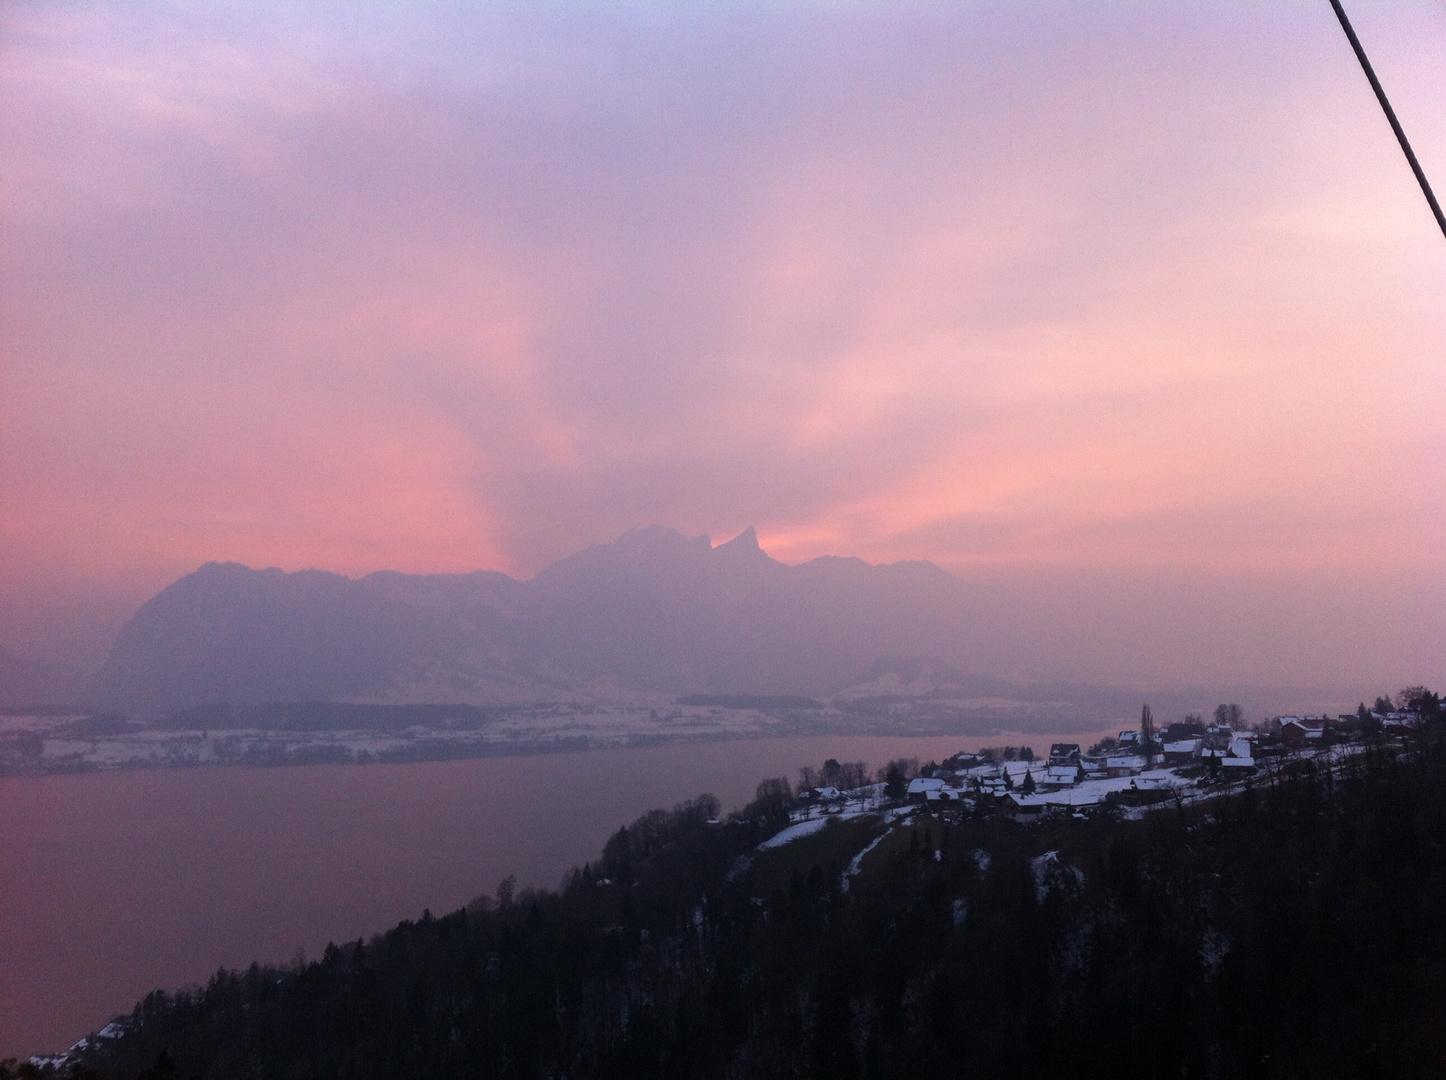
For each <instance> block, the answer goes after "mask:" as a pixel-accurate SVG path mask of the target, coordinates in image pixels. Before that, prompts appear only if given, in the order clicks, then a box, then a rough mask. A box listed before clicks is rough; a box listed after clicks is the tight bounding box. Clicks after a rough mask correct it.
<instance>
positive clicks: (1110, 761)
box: [1105, 754, 1145, 778]
mask: <svg viewBox="0 0 1446 1080" xmlns="http://www.w3.org/2000/svg"><path fill="white" fill-rule="evenodd" d="M1144 767H1145V759H1144V758H1143V757H1141V756H1140V755H1138V754H1117V755H1113V756H1111V757H1108V758H1106V759H1105V775H1106V776H1109V777H1112V778H1113V777H1117V776H1133V775H1134V774H1135V773H1137V772H1140V771H1142V770H1143V769H1144Z"/></svg>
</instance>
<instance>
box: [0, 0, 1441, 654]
mask: <svg viewBox="0 0 1446 1080" xmlns="http://www.w3.org/2000/svg"><path fill="white" fill-rule="evenodd" d="M1317 14H1318V13H1307V12H1304V11H1298V10H1294V9H1291V10H1286V9H1276V8H1271V9H1263V10H1255V9H1243V8H1241V9H1236V8H1228V9H1220V8H1218V7H1215V6H1213V5H1191V6H1180V7H1176V8H1171V9H1170V10H1168V11H1164V10H1160V9H1156V8H1153V7H1137V6H1131V5H1121V6H1117V7H1111V8H1108V9H1096V8H1080V7H1077V6H1072V5H1036V6H1028V7H1017V6H1016V7H1011V8H995V7H990V6H985V5H978V6H968V5H966V6H958V7H953V8H941V7H938V6H934V5H917V6H912V5H904V6H902V7H896V6H890V7H888V8H885V7H873V6H867V5H861V6H835V5H816V6H811V5H801V6H789V7H786V8H776V7H766V6H764V7H758V6H750V5H733V6H728V5H721V6H710V7H706V8H675V7H671V6H650V5H637V6H623V7H614V8H596V7H590V6H581V5H553V6H532V5H526V6H505V5H497V6H490V7H488V8H486V9H478V8H476V7H475V6H472V5H460V6H449V5H429V6H427V7H425V8H421V9H416V8H407V9H403V8H395V7H391V6H386V5H374V6H368V5H363V6H359V7H354V8H347V9H338V8H331V7H326V6H316V7H308V6H300V7H298V6H293V5H279V6H275V7H257V6H254V5H215V6H210V7H207V8H205V9H198V8H194V7H190V6H186V5H159V4H158V5H147V6H145V7H137V6H135V5H104V4H97V5H75V6H63V7H62V6H54V5H39V4H36V5H24V4H22V5H11V6H10V7H9V8H7V10H6V12H5V14H4V15H3V16H0V19H3V22H0V35H3V37H0V98H3V100H4V101H5V102H6V105H5V107H4V109H3V112H0V139H3V143H4V145H5V146H6V148H7V149H6V150H5V152H4V153H3V154H0V196H3V206H4V209H3V211H0V213H3V215H4V216H3V219H0V228H3V230H4V233H3V236H4V241H5V242H4V254H3V255H0V272H3V274H4V278H5V281H6V283H7V287H6V288H5V289H4V294H5V297H4V299H3V300H0V305H3V306H0V318H3V320H4V321H3V332H4V340H5V359H4V364H3V368H0V392H3V400H4V402H5V404H4V405H3V406H0V410H3V411H0V425H3V426H0V452H3V459H4V464H3V465H0V482H3V484H4V488H3V491H4V493H5V494H4V498H5V502H6V506H5V508H4V518H3V522H0V544H3V550H4V553H5V559H4V561H5V562H6V564H7V565H9V566H10V567H12V568H13V569H12V570H11V571H10V572H9V573H10V574H11V581H10V584H9V585H5V586H3V587H6V588H10V589H11V593H13V594H15V595H18V593H17V592H16V591H15V590H17V589H19V588H20V586H19V585H16V584H15V581H17V580H18V577H17V576H18V575H30V576H32V577H33V576H35V575H39V576H41V577H44V578H45V579H47V580H52V579H53V580H55V581H56V582H63V581H64V580H67V575H70V577H71V578H73V579H74V580H76V581H80V580H82V579H84V580H96V576H97V575H99V576H100V577H101V578H104V577H105V575H107V574H127V575H130V576H131V577H133V578H134V577H137V575H138V579H139V580H144V581H147V582H151V581H154V582H156V583H161V582H162V581H163V580H164V579H165V577H166V576H167V575H170V574H174V573H177V572H180V571H183V570H185V569H189V568H190V566H191V565H194V564H195V563H197V562H200V561H204V560H205V559H210V558H235V559H240V560H242V561H247V562H251V563H255V564H269V563H277V564H281V565H284V566H288V567H299V566H304V565H321V566H326V567H330V568H334V569H339V570H343V571H347V572H353V573H359V572H364V571H367V570H370V569H375V568H379V567H384V566H386V567H392V568H398V569H407V570H416V571H434V570H466V569H472V568H475V567H479V566H490V567H496V568H499V569H504V570H509V571H511V572H515V573H521V574H527V573H531V572H533V571H535V570H536V569H538V568H540V567H541V566H543V565H545V564H546V563H547V562H548V561H550V560H551V559H553V558H556V557H558V556H561V555H563V554H566V553H567V552H569V551H571V550H574V549H576V548H578V547H581V546H583V545H585V544H586V543H589V542H592V541H595V540H598V539H603V538H607V537H609V536H611V535H614V534H616V533H618V532H620V531H622V530H623V529H626V528H630V527H635V526H638V525H642V524H647V523H649V522H653V521H661V522H665V523H668V524H673V525H676V526H678V527H680V528H683V529H684V530H685V531H688V532H690V533H692V532H701V531H709V532H712V533H714V534H717V535H725V534H731V532H732V531H735V530H736V529H738V528H740V527H741V526H743V525H745V524H748V523H750V522H754V523H756V524H758V526H759V528H760V532H761V534H762V536H763V539H764V542H765V544H767V545H769V546H770V548H771V550H773V551H774V553H775V554H778V555H780V556H783V557H785V558H791V559H796V558H805V557H809V556H812V555H815V554H821V553H824V552H833V553H846V554H859V555H863V556H866V557H870V558H875V559H891V558H902V557H921V558H934V559H937V560H939V561H941V562H943V563H945V564H946V565H949V566H951V567H953V568H954V569H956V570H958V571H959V572H961V573H966V574H981V573H982V574H996V575H997V574H1012V575H1014V578H1015V579H1016V580H1018V581H1021V582H1026V581H1029V580H1031V575H1038V574H1042V573H1046V572H1050V573H1052V572H1054V571H1055V570H1058V569H1059V568H1070V567H1073V568H1075V569H1077V570H1079V571H1080V572H1090V571H1094V570H1102V569H1107V570H1110V571H1111V572H1113V571H1115V570H1119V569H1121V568H1128V567H1144V566H1148V567H1154V568H1166V569H1169V570H1170V571H1171V572H1172V573H1177V574H1191V573H1197V572H1204V571H1208V572H1209V573H1211V574H1215V573H1236V574H1255V573H1261V572H1271V573H1277V574H1285V575H1295V574H1298V573H1302V572H1309V573H1314V574H1323V575H1324V574H1348V575H1351V576H1353V578H1356V579H1367V578H1370V577H1371V575H1386V576H1389V577H1390V578H1391V579H1392V580H1393V581H1405V580H1412V579H1416V580H1422V581H1431V582H1435V583H1440V582H1442V581H1443V580H1446V574H1443V573H1442V570H1443V566H1442V559H1441V555H1440V552H1439V550H1436V549H1435V548H1433V546H1432V545H1430V544H1429V543H1427V542H1425V541H1424V540H1423V537H1427V536H1431V535H1439V534H1440V531H1441V527H1442V525H1443V524H1446V507H1443V506H1442V504H1441V501H1440V499H1439V498H1438V497H1437V496H1436V495H1435V491H1436V488H1437V486H1438V481H1439V475H1440V468H1441V466H1442V465H1443V463H1446V452H1443V451H1446V429H1443V428H1442V426H1441V425H1440V424H1439V423H1437V422H1435V414H1436V413H1437V412H1439V410H1435V409H1433V407H1432V405H1431V403H1432V402H1433V401H1439V400H1441V396H1440V393H1441V391H1442V390H1443V389H1446V386H1443V378H1446V377H1443V375H1442V373H1441V369H1440V366H1439V355H1440V346H1441V342H1442V341H1443V340H1446V302H1443V300H1442V297H1443V295H1446V293H1443V292H1442V290H1441V288H1440V282H1441V281H1442V279H1443V276H1446V253H1443V251H1442V250H1441V244H1440V240H1439V238H1438V237H1435V236H1433V234H1432V233H1431V232H1430V228H1429V225H1430V221H1429V218H1428V217H1426V216H1424V211H1423V210H1422V208H1421V206H1420V205H1419V193H1417V192H1415V191H1414V190H1413V189H1412V188H1411V186H1410V183H1409V180H1410V177H1409V174H1408V173H1406V172H1405V171H1404V167H1403V166H1402V165H1401V163H1400V162H1399V160H1397V156H1396V152H1395V151H1394V149H1393V147H1392V145H1391V143H1390V138H1389V131H1388V130H1386V129H1385V128H1384V125H1383V123H1382V121H1381V120H1380V118H1379V116H1377V115H1375V113H1374V111H1373V109H1374V106H1373V104H1372V102H1371V101H1370V100H1369V96H1368V95H1367V94H1363V93H1362V86H1361V85H1360V79H1359V73H1358V72H1356V71H1355V70H1354V69H1353V68H1352V67H1351V66H1350V56H1349V53H1348V52H1344V53H1343V52H1342V51H1341V42H1339V41H1337V40H1336V35H1337V34H1338V30H1336V29H1335V28H1334V27H1333V25H1332V24H1331V23H1330V22H1329V20H1324V19H1318V18H1315V17H1314V16H1315V15H1317ZM1429 18H1430V16H1427V15H1426V14H1423V13H1422V12H1420V11H1418V10H1416V9H1413V8H1408V7H1400V8H1398V7H1388V8H1383V9H1382V10H1381V11H1380V12H1376V13H1374V14H1372V15H1371V16H1370V17H1368V18H1366V20H1365V21H1364V22H1363V24H1362V26H1361V31H1362V34H1363V36H1367V37H1368V41H1367V44H1368V46H1369V47H1371V48H1373V50H1377V59H1378V66H1380V67H1381V69H1382V73H1383V77H1384V78H1387V80H1388V82H1389V83H1390V84H1391V89H1392V92H1393V94H1394V95H1396V96H1397V98H1398V104H1399V105H1400V108H1401V112H1402V115H1403V118H1405V119H1406V120H1407V122H1408V125H1409V124H1410V123H1411V122H1415V123H1417V125H1418V129H1419V130H1416V131H1413V135H1414V136H1415V137H1416V138H1417V141H1418V143H1419V147H1418V148H1419V149H1420V151H1421V156H1422V158H1423V160H1425V161H1426V162H1427V163H1428V167H1430V166H1431V165H1433V164H1434V163H1436V162H1440V168H1439V169H1438V170H1437V171H1439V172H1443V174H1446V131H1443V130H1442V129H1441V128H1440V125H1439V121H1438V120H1437V121H1435V122H1434V126H1433V118H1439V117H1440V116H1441V115H1446V108H1443V106H1446V101H1443V100H1442V96H1441V95H1442V89H1441V85H1440V83H1439V80H1434V79H1431V78H1429V76H1428V73H1429V71H1431V70H1433V68H1432V66H1431V65H1432V64H1436V62H1437V61H1438V60H1439V61H1442V62H1446V57H1442V56H1439V55H1437V54H1436V53H1433V52H1432V51H1431V50H1432V49H1433V48H1434V47H1433V46H1431V45H1430V44H1429V43H1430V41H1432V40H1436V39H1440V40H1446V33H1440V32H1439V31H1441V30H1442V28H1441V27H1439V26H1434V24H1432V25H1429V26H1423V20H1426V21H1428V22H1429ZM1438 21H1439V20H1438ZM1433 27H1434V31H1433V32H1437V35H1436V39H1433V38H1432V36H1431V33H1428V32H1426V31H1431V30H1432V29H1433ZM1443 50H1446V46H1443V47H1442V50H1438V52H1440V51H1443ZM1434 70H1437V71H1439V70H1440V66H1439V64H1437V66H1435V67H1434ZM1343 147H1345V148H1348V149H1347V152H1344V153H1343V152H1342V148H1343ZM137 568H144V569H143V570H138V569H137ZM27 587H28V586H27ZM1282 602H1284V601H1282ZM1301 603H1304V601H1301ZM23 622H24V620H23V619H22V620H18V621H17V620H12V622H11V626H12V627H13V629H12V630H11V631H10V633H11V636H12V637H14V636H15V635H17V634H21V633H23ZM0 629H3V628H0Z"/></svg>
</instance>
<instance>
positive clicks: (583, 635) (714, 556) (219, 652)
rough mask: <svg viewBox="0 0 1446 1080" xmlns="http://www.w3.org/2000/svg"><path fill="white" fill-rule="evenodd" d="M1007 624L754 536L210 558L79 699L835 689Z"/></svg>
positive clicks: (163, 595) (979, 656) (894, 580)
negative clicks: (445, 567) (444, 563)
mask: <svg viewBox="0 0 1446 1080" xmlns="http://www.w3.org/2000/svg"><path fill="white" fill-rule="evenodd" d="M1007 622H1008V619H1007V604H1006V603H1005V602H1004V600H1003V597H1002V596H1001V595H1000V594H998V593H996V592H994V591H993V590H991V589H988V588H986V587H982V586H976V585H971V584H968V583H966V582H964V581H961V580H960V579H958V578H956V577H954V576H952V575H951V574H949V573H947V572H945V571H944V570H942V569H940V568H939V567H938V566H936V565H934V564H933V563H929V562H898V563H891V564H887V565H871V564H869V563H866V562H864V561H862V560H860V559H852V558H837V557H829V556H826V557H822V558H817V559H813V560H811V561H809V562H805V563H801V564H798V565H787V564H785V563H782V562H779V561H778V560H776V559H773V558H771V557H770V556H769V555H768V554H767V553H766V552H765V551H763V550H762V549H761V548H760V547H759V544H758V538H757V535H756V534H755V532H754V530H753V529H752V528H751V527H750V528H748V529H746V530H745V531H744V532H743V533H741V534H740V535H739V536H737V537H735V538H734V539H732V540H730V541H728V542H727V543H723V544H719V545H717V546H716V547H715V546H714V545H713V544H712V542H711V541H710V539H709V538H708V537H707V536H696V537H685V536H683V535H682V534H681V533H678V532H676V531H674V530H672V529H667V528H663V527H660V526H653V527H650V528H646V529H640V530H636V531H633V532H629V533H626V534H624V535H623V536H622V537H621V538H620V539H618V540H617V541H616V542H614V543H609V544H595V545H593V546H591V547H589V548H587V549H586V550H584V551H581V552H578V553H576V554H574V555H571V556H569V557H567V558H564V559H562V560H561V561H559V562H557V563H555V564H553V565H552V566H550V567H548V568H547V569H546V570H543V571H542V572H541V573H539V574H538V575H537V576H536V577H535V578H533V579H531V580H529V581H519V580H517V579H515V578H512V577H508V576H507V575H505V574H500V573H495V572H491V571H479V572H477V573H471V574H438V575H413V574H401V573H393V572H378V573H373V574H369V575H367V576H366V577H363V578H360V579H351V578H347V577H344V576H342V575H340V574H334V573H328V572H324V571H320V570H303V571H299V572H294V573H287V572H283V571H281V570H278V569H265V570H253V569H250V568H248V567H245V566H242V565H239V564H236V563H208V564H206V565H205V566H203V567H201V568H200V569H199V570H197V571H195V572H194V573H192V574H188V575H186V576H185V577H183V578H181V579H180V580H178V581H176V582H175V583H173V584H172V585H170V586H168V587H167V588H165V589H163V590H162V591H161V592H160V593H158V594H157V595H156V596H155V597H153V598H152V599H151V600H150V601H148V602H147V603H146V604H145V605H144V606H142V607H141V609H140V610H139V611H138V612H137V613H136V614H135V616H134V617H133V618H131V620H130V621H129V622H128V623H127V624H126V625H125V626H124V627H123V629H122V630H121V632H120V634H119V636H118V637H117V640H116V642H115V645H114V647H113V648H112V650H111V653H110V656H109V658H108V660H107V661H106V663H105V665H104V666H103V667H102V669H101V670H100V671H99V672H98V674H97V675H96V676H95V677H94V678H93V679H92V681H91V685H90V691H89V697H90V698H91V700H92V702H93V703H95V704H97V705H102V706H105V707H109V708H119V709H125V710H129V711H132V712H136V713H139V714H147V713H149V714H158V713H164V712H168V711H171V710H175V709H181V708H185V707H188V706H192V705H197V704H203V703H208V702H218V701H224V702H233V703H238V704H244V703H252V702H261V701H288V700H289V701H299V700H347V701H367V702H390V703H407V702H468V703H475V704H510V703H523V702H529V701H545V700H558V699H559V698H563V697H566V698H569V699H572V700H576V699H578V698H579V697H583V698H586V697H596V698H608V697H615V696H617V695H620V694H629V693H631V694H639V693H641V694H684V693H694V694H697V693H702V694H709V693H713V694H719V693H724V694H829V693H835V692H838V691H840V690H842V689H844V688H846V687H849V686H852V685H855V684H859V683H861V682H867V681H869V680H873V683H874V684H876V685H877V684H879V682H878V681H879V679H880V678H883V679H884V684H888V682H889V679H890V678H892V679H893V680H894V681H895V682H897V681H898V677H899V675H898V673H899V672H900V671H902V672H903V673H904V675H905V676H909V675H912V676H913V677H915V678H916V679H917V676H918V672H919V668H918V664H917V662H918V661H919V660H921V659H923V658H928V657H937V658H940V659H941V660H942V661H944V662H946V663H947V664H948V665H951V666H952V665H956V664H957V665H960V666H962V667H964V668H965V669H968V670H976V671H977V670H984V669H985V666H986V665H988V664H990V663H991V662H997V661H998V660H999V658H1000V656H1001V655H1002V651H1001V644H1002V641H1003V638H1004V637H1005V636H1006V634H1007ZM900 662H912V663H913V666H912V667H907V668H903V669H901V668H899V667H898V664H899V663H900ZM881 664H882V665H883V666H882V667H880V665H881ZM891 665H892V666H891Z"/></svg>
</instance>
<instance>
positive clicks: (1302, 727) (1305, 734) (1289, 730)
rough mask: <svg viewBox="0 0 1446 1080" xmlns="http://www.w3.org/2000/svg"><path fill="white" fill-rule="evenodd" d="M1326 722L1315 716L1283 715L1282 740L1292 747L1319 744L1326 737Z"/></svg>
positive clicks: (1281, 719)
mask: <svg viewBox="0 0 1446 1080" xmlns="http://www.w3.org/2000/svg"><path fill="white" fill-rule="evenodd" d="M1325 730H1326V727H1325V722H1324V721H1323V720H1321V719H1320V718H1319V717H1314V716H1282V717H1281V718H1280V741H1281V742H1283V743H1284V744H1285V745H1286V746H1288V747H1291V748H1292V749H1298V748H1299V747H1302V746H1306V745H1311V746H1319V745H1320V743H1321V741H1322V740H1323V739H1324V738H1325Z"/></svg>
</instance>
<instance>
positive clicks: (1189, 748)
mask: <svg viewBox="0 0 1446 1080" xmlns="http://www.w3.org/2000/svg"><path fill="white" fill-rule="evenodd" d="M1203 743H1204V739H1179V740H1177V741H1175V742H1167V743H1166V744H1165V748H1164V749H1165V764H1166V765H1177V766H1178V765H1189V764H1190V763H1191V762H1193V761H1194V760H1195V759H1196V758H1198V757H1199V756H1200V749H1201V746H1202V745H1203Z"/></svg>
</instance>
